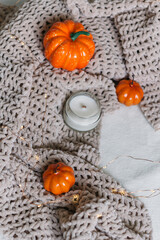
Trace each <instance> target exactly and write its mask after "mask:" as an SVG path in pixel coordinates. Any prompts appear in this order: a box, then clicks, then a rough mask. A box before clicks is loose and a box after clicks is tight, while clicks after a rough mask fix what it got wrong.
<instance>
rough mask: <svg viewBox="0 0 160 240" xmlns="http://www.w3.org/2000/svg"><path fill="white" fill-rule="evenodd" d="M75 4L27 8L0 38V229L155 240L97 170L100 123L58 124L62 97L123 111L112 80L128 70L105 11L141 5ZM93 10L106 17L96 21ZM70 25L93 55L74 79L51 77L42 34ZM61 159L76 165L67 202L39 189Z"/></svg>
mask: <svg viewBox="0 0 160 240" xmlns="http://www.w3.org/2000/svg"><path fill="white" fill-rule="evenodd" d="M73 3H75V4H76V5H74V6H73ZM82 3H84V4H86V5H83V6H81V4H80V3H77V2H76V1H69V0H67V1H63V0H58V1H57V0H56V1H53V0H46V1H42V0H34V1H33V0H30V1H28V2H26V3H25V4H24V5H23V6H22V8H20V9H19V10H18V11H17V12H16V13H15V14H14V15H13V16H12V18H11V19H10V21H9V22H8V23H6V24H5V26H4V28H3V29H2V30H1V31H0V64H1V66H2V67H1V70H0V88H1V94H0V99H1V102H0V104H1V113H0V116H1V117H0V123H1V125H7V127H3V128H1V132H0V137H1V142H0V143H1V145H0V148H1V151H0V162H1V164H0V172H1V175H0V182H1V186H0V193H1V194H0V216H1V217H0V229H1V231H3V233H4V234H5V236H6V237H8V239H9V240H10V239H17V240H19V239H25V240H37V239H38V240H39V239H42V240H51V239H52V240H53V239H58V240H62V239H65V240H69V239H72V240H73V239H79V240H82V239H85V240H89V239H95V240H96V239H99V240H106V239H110V240H112V239H116V240H124V239H133V240H135V239H137V240H141V239H144V240H151V239H152V236H151V235H152V233H151V232H152V229H151V222H150V218H149V216H148V212H147V210H146V208H145V207H144V205H143V204H142V203H141V202H140V201H138V200H136V199H131V198H128V197H126V196H121V195H119V194H117V195H116V194H113V193H112V192H111V190H110V189H112V188H115V189H121V186H120V185H119V184H118V183H117V182H116V181H115V180H114V179H113V178H112V177H111V176H108V175H106V174H104V173H103V172H101V171H99V170H98V168H97V166H98V164H99V161H100V154H99V137H100V125H99V126H98V127H97V128H96V129H94V130H92V131H90V132H86V133H80V132H76V131H73V130H71V129H69V128H68V127H67V126H66V125H65V124H64V121H63V118H62V110H63V105H64V103H65V101H66V99H67V98H68V97H69V96H70V95H71V93H74V92H76V91H80V90H83V91H88V92H91V93H92V94H94V95H95V96H97V98H98V99H99V101H100V104H101V106H102V112H103V114H104V113H110V112H112V111H114V110H116V109H117V108H119V107H120V104H119V103H118V101H117V97H116V94H115V87H114V84H113V82H112V78H113V79H114V80H118V79H120V78H123V77H125V76H126V74H127V71H126V66H125V59H124V56H123V54H124V53H123V48H122V46H123V45H121V41H122V39H121V32H120V30H119V27H117V28H116V25H115V23H114V14H112V13H113V10H115V13H116V14H119V16H121V12H123V11H124V10H125V11H127V10H128V11H131V9H132V8H135V7H136V6H137V4H139V6H142V7H143V6H144V5H143V4H145V6H146V3H144V2H143V4H142V3H141V4H140V3H139V1H136V0H132V1H130V2H129V3H131V5H130V4H128V3H127V1H118V0H116V1H115V4H114V5H113V1H108V2H107V1H101V3H100V1H97V5H95V3H90V4H89V3H88V1H84V0H83V1H82ZM77 4H80V5H77ZM84 6H87V7H88V8H85V9H86V11H88V10H87V9H90V8H91V9H93V6H94V9H95V10H94V11H95V12H94V13H93V15H92V14H91V15H90V17H88V16H86V15H85V12H84V14H80V11H82V12H83V11H84V10H83V9H84ZM103 6H105V8H103V9H102V7H103ZM96 8H97V9H96ZM77 9H78V10H77ZM100 10H104V11H102V13H101V14H102V15H103V16H101V17H102V18H100V16H99V12H100ZM74 11H77V12H76V13H77V15H76V14H75V12H74ZM96 11H97V13H96ZM109 11H110V14H109ZM78 13H79V14H78ZM68 18H70V19H74V20H76V21H80V22H82V23H83V24H84V26H85V27H86V28H87V29H88V30H89V31H91V32H93V37H94V41H95V45H96V51H95V55H94V57H93V59H92V60H91V61H90V63H89V64H88V66H87V67H86V68H85V69H82V70H81V71H77V70H75V71H73V72H67V71H63V70H60V69H53V68H52V66H51V65H50V64H49V63H48V61H47V60H46V59H45V57H44V55H43V50H44V49H43V44H42V41H43V37H44V35H45V33H46V31H48V29H49V28H50V27H51V25H52V24H53V22H56V21H63V20H65V19H68ZM117 26H118V25H117ZM153 27H154V23H153ZM102 32H103V34H102ZM22 43H23V44H22ZM24 43H25V44H24ZM122 43H123V41H122ZM26 45H27V46H28V47H26ZM148 91H149V89H148ZM22 125H23V126H24V127H23V128H21V126H22ZM35 156H39V159H38V160H36V157H35ZM58 161H62V162H64V163H66V164H67V165H69V166H72V167H73V169H74V171H75V177H76V184H75V185H74V186H73V187H72V191H71V192H69V193H68V194H64V195H63V196H60V197H59V196H58V197H55V196H54V195H53V194H50V193H47V192H46V191H45V190H44V188H43V182H42V173H43V171H44V170H45V169H46V167H47V166H48V165H49V164H50V163H56V162H58ZM19 185H20V186H19ZM22 189H23V191H24V192H25V195H26V196H27V198H26V197H24V196H23V192H22ZM77 192H78V193H80V201H79V203H78V204H77V205H76V206H73V205H71V204H70V202H68V201H67V196H68V195H69V194H73V193H77ZM28 198H29V200H28ZM53 200H59V201H58V202H56V203H52V204H47V205H45V204H44V205H42V206H41V207H40V208H38V207H37V205H34V204H33V203H37V204H41V203H46V202H47V201H53ZM60 200H62V201H60ZM97 215H102V216H101V217H98V216H97Z"/></svg>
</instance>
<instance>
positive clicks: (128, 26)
mask: <svg viewBox="0 0 160 240" xmlns="http://www.w3.org/2000/svg"><path fill="white" fill-rule="evenodd" d="M115 23H116V26H117V28H118V30H119V33H120V36H121V41H122V46H123V53H124V57H125V61H126V68H127V72H128V74H129V77H130V79H132V78H134V80H135V81H137V82H139V83H140V84H141V86H142V88H143V90H144V99H143V100H142V101H141V103H140V107H141V110H142V112H143V113H144V115H145V117H146V118H147V120H148V121H149V123H150V124H151V125H152V126H153V127H154V128H155V130H158V129H160V98H159V94H160V58H159V56H160V35H159V33H160V4H159V3H158V4H156V3H153V4H151V5H150V6H149V7H147V8H144V9H140V8H137V9H134V10H131V11H127V12H125V13H121V14H119V15H117V16H116V18H115Z"/></svg>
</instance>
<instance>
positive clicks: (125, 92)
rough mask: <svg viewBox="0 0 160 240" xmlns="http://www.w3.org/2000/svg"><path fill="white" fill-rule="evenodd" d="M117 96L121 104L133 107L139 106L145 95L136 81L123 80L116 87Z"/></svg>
mask: <svg viewBox="0 0 160 240" xmlns="http://www.w3.org/2000/svg"><path fill="white" fill-rule="evenodd" d="M116 94H117V97H118V101H119V102H120V103H123V104H125V105H126V106H131V105H137V104H139V103H140V101H141V100H142V98H143V94H144V93H143V90H142V88H141V86H140V85H139V83H137V82H136V81H133V80H122V81H120V82H119V84H118V85H117V87H116Z"/></svg>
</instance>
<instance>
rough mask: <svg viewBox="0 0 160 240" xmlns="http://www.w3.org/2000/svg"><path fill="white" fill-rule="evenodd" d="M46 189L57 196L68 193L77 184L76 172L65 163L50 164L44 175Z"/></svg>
mask: <svg viewBox="0 0 160 240" xmlns="http://www.w3.org/2000/svg"><path fill="white" fill-rule="evenodd" d="M43 181H44V188H45V189H46V190H47V191H49V192H52V193H53V194H55V195H59V194H61V193H66V192H68V191H69V190H70V188H71V187H72V186H73V185H74V183H75V177H74V171H73V169H72V168H71V167H69V166H66V165H65V164H64V163H61V162H59V163H57V164H50V165H49V166H48V168H47V170H46V171H45V172H44V173H43Z"/></svg>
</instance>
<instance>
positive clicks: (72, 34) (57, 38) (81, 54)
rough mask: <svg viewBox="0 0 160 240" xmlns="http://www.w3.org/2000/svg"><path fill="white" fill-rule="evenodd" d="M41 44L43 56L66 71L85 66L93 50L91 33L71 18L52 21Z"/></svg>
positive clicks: (54, 65)
mask: <svg viewBox="0 0 160 240" xmlns="http://www.w3.org/2000/svg"><path fill="white" fill-rule="evenodd" d="M43 44H44V48H45V52H44V54H45V57H46V58H47V59H48V60H49V62H50V63H51V64H52V66H53V67H55V68H63V69H66V70H68V71H73V70H74V69H81V68H84V67H86V66H87V64H88V63H89V60H90V59H91V57H92V56H93V54H94V50H95V44H94V42H93V37H92V35H91V34H90V33H89V32H87V31H86V30H85V29H84V27H83V25H82V24H81V23H78V22H77V23H75V22H73V21H72V20H66V21H64V22H56V23H54V24H53V25H52V27H51V28H50V29H49V31H48V32H47V33H46V35H45V37H44V40H43Z"/></svg>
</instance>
